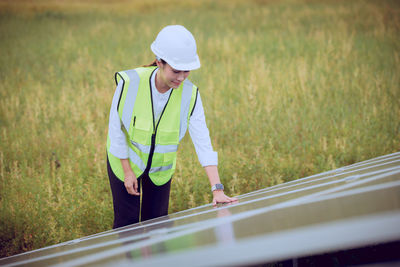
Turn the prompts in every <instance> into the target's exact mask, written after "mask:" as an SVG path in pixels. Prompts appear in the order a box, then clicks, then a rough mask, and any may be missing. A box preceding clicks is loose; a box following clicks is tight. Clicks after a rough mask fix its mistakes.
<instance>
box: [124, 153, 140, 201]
mask: <svg viewBox="0 0 400 267" xmlns="http://www.w3.org/2000/svg"><path fill="white" fill-rule="evenodd" d="M121 165H122V168H123V169H124V174H125V177H124V185H125V188H126V191H127V192H128V194H130V195H134V196H138V195H139V190H138V181H137V179H136V175H135V173H134V172H133V170H132V168H131V166H130V165H129V160H128V159H121Z"/></svg>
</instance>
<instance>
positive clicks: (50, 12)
mask: <svg viewBox="0 0 400 267" xmlns="http://www.w3.org/2000/svg"><path fill="white" fill-rule="evenodd" d="M142 2H145V3H142ZM167 24H183V25H185V26H186V27H187V28H188V29H189V30H190V31H192V33H193V34H194V36H195V37H196V40H197V45H198V52H199V55H200V59H201V63H202V68H201V69H199V70H196V71H194V72H193V73H191V75H190V76H189V78H190V79H191V80H192V81H193V82H194V83H196V84H197V85H198V86H199V87H200V92H201V95H202V99H203V103H204V108H205V112H206V118H207V124H208V127H209V129H210V133H211V138H212V142H213V146H214V149H215V150H216V151H218V153H219V171H220V176H221V179H222V182H223V183H224V184H225V185H226V188H227V190H226V191H227V194H228V195H239V194H243V193H246V192H249V191H253V190H256V189H260V188H263V187H267V186H271V185H275V184H279V183H282V182H286V181H290V180H293V179H298V178H301V177H305V176H309V175H311V174H315V173H319V172H322V171H327V170H330V169H334V168H337V167H340V166H345V165H349V164H352V163H355V162H358V161H362V160H365V159H369V158H372V157H376V156H379V155H383V154H388V153H392V152H395V151H399V150H400V119H399V118H400V101H399V99H400V3H399V2H398V1H389V0H382V1H379V0H376V1H372V0H371V1H367V0H365V1H361V0H360V1H358V0H346V1H345V0H343V1H340V0H335V1H334V0H326V1H323V0H321V1H316V0H315V1H313V0H287V1H283V0H282V1H278V0H276V1H272V0H270V1H268V0H265V1H262V0H253V1H244V0H243V1H240V0H230V1H224V0H220V1H207V0H202V1H197V0H190V1H189V0H186V1H175V0H170V1H165V0H154V1H139V0H137V1H122V0H121V1H113V2H112V4H111V3H109V2H108V1H102V0H96V1H94V0H93V1H90V0H83V1H55V0H54V1H50V0H47V1H46V0H38V1H11V0H10V1H4V0H0V51H1V57H0V140H1V141H0V209H1V213H0V247H1V251H0V257H4V256H9V255H12V254H16V253H21V252H24V251H28V250H32V249H37V248H40V247H43V246H47V245H51V244H55V243H59V242H62V241H66V240H70V239H74V238H78V237H81V236H86V235H89V234H93V233H96V232H100V231H105V230H107V229H110V228H111V225H112V220H113V212H112V200H111V193H110V190H109V184H108V178H107V173H106V166H105V140H106V135H107V126H108V114H109V108H110V103H111V99H112V95H113V93H114V89H115V84H114V78H113V74H114V72H115V71H119V70H125V69H131V68H134V67H137V66H139V65H143V64H147V63H149V62H151V61H152V60H153V58H154V56H153V55H152V53H151V51H150V49H149V45H150V44H151V42H152V41H153V40H154V38H155V36H156V34H157V32H158V31H159V30H160V29H161V28H162V27H164V26H165V25H167ZM178 157H179V158H178V167H177V171H176V175H175V176H174V178H173V183H172V191H171V202H170V212H176V211H179V210H183V209H187V208H191V207H195V206H198V205H202V204H205V203H209V202H210V201H211V194H210V192H209V184H208V179H207V178H206V175H205V173H204V171H203V169H202V167H201V166H200V164H199V163H198V160H197V157H196V155H195V152H194V148H193V145H192V144H191V140H190V137H189V135H187V136H186V137H185V139H184V141H183V144H181V146H180V149H179V154H178Z"/></svg>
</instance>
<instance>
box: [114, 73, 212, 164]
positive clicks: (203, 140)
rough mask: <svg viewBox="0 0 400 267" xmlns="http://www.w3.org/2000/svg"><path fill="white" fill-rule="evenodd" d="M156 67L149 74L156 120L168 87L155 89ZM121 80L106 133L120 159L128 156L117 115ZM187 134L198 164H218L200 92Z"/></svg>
mask: <svg viewBox="0 0 400 267" xmlns="http://www.w3.org/2000/svg"><path fill="white" fill-rule="evenodd" d="M157 71H158V69H156V70H155V71H154V72H153V75H152V76H151V79H150V82H151V88H152V97H153V108H154V115H155V118H156V120H158V118H159V116H160V114H161V112H162V110H163V108H164V106H165V104H166V103H167V101H168V96H169V92H170V90H174V89H171V88H170V89H169V90H168V91H167V92H165V93H163V94H162V93H160V92H159V91H158V90H157V89H156V84H155V76H156V73H157ZM121 88H122V82H121V81H120V82H119V83H118V85H117V89H116V90H115V94H114V97H113V101H112V104H111V110H110V119H109V125H108V134H109V137H110V148H109V151H110V153H111V154H113V155H114V156H116V157H117V158H120V159H126V158H128V145H127V143H126V137H125V134H124V132H123V131H122V130H121V120H120V118H119V116H118V111H117V105H118V100H119V96H120V94H121ZM189 134H190V137H191V139H192V142H193V144H194V147H195V149H196V153H197V157H198V159H199V161H200V164H201V165H202V166H203V167H204V166H210V165H218V153H217V152H215V151H214V150H213V148H212V145H211V139H210V133H209V131H208V128H207V125H206V120H205V116H204V109H203V103H202V102H201V98H200V93H198V96H197V101H196V106H195V107H194V110H193V114H192V116H191V117H190V119H189Z"/></svg>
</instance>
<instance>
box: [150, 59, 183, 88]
mask: <svg viewBox="0 0 400 267" xmlns="http://www.w3.org/2000/svg"><path fill="white" fill-rule="evenodd" d="M157 66H158V67H159V70H158V74H160V78H161V82H162V83H163V87H164V88H167V87H168V88H167V89H169V88H174V89H176V88H178V87H179V86H180V85H181V83H182V82H183V81H184V80H185V79H186V78H187V77H188V76H189V74H190V71H189V70H186V71H182V70H176V69H173V68H172V67H171V66H170V65H169V64H168V63H162V62H160V61H157Z"/></svg>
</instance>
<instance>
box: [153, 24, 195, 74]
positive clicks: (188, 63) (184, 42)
mask: <svg viewBox="0 0 400 267" xmlns="http://www.w3.org/2000/svg"><path fill="white" fill-rule="evenodd" d="M150 48H151V51H153V53H154V54H155V55H156V56H157V57H158V58H161V59H163V60H165V61H166V62H167V63H168V64H169V65H170V66H171V67H172V68H174V69H176V70H195V69H198V68H200V59H199V56H198V55H197V46H196V40H195V39H194V37H193V35H192V34H191V33H190V31H188V30H187V29H186V28H185V27H183V26H181V25H170V26H166V27H165V28H163V29H162V30H161V31H160V32H159V33H158V35H157V37H156V39H155V40H154V42H153V43H152V44H151V46H150Z"/></svg>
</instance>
